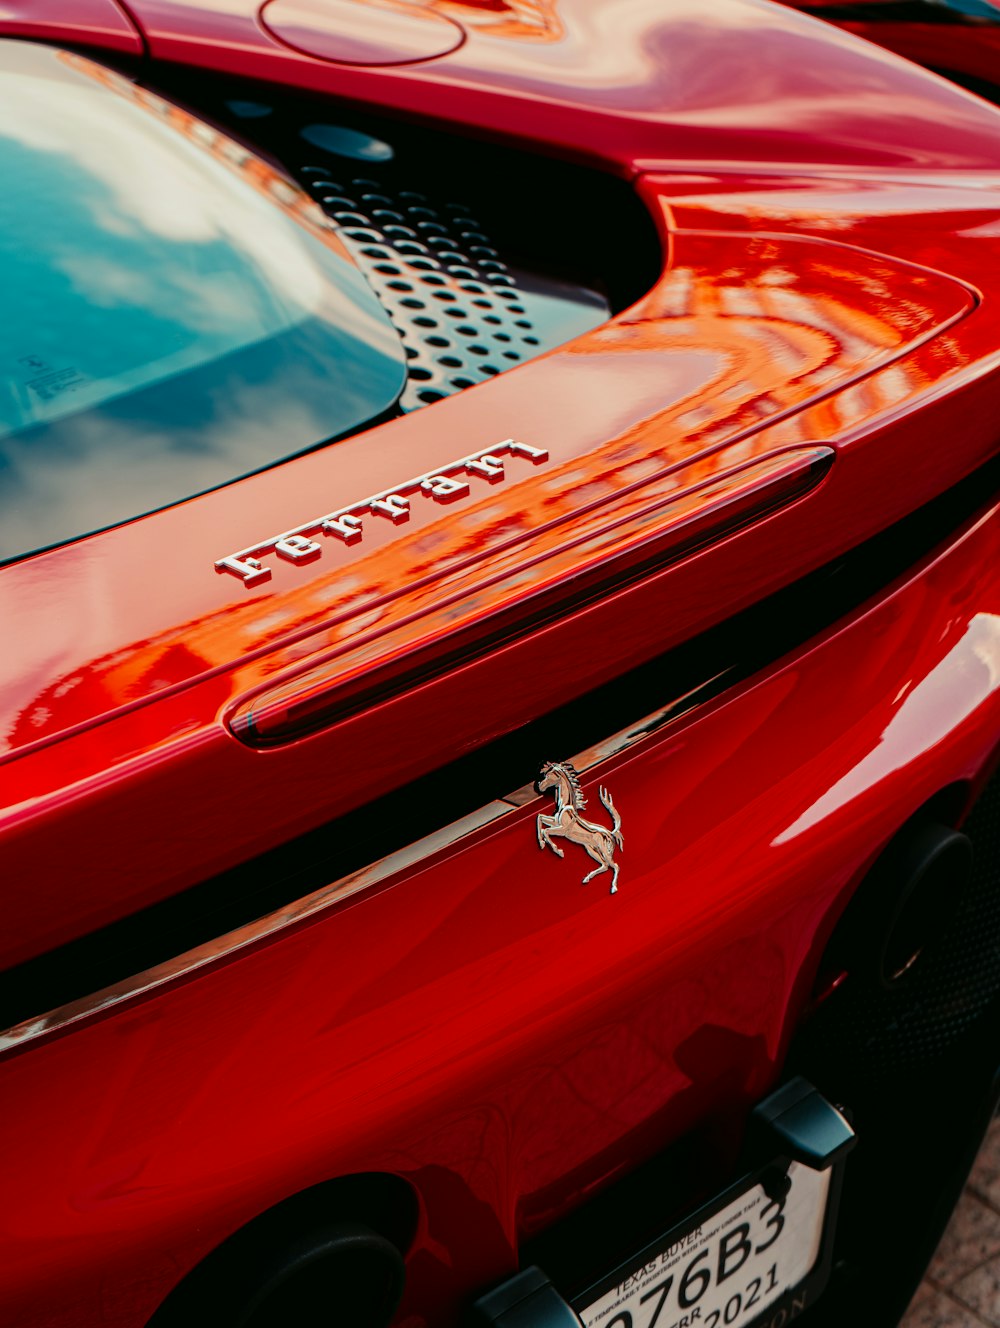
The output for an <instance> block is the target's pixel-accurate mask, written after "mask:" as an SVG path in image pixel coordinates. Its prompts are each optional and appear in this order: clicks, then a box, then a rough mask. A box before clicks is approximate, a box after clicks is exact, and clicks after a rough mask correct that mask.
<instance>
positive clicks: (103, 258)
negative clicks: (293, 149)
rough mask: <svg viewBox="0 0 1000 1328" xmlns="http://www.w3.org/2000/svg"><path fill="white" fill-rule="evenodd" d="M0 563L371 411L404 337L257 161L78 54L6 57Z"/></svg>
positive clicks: (181, 493)
mask: <svg viewBox="0 0 1000 1328" xmlns="http://www.w3.org/2000/svg"><path fill="white" fill-rule="evenodd" d="M0 179H2V180H3V181H4V188H3V190H2V192H0V271H2V281H3V289H4V306H5V309H4V318H3V320H0V558H3V559H11V558H14V557H18V556H21V555H23V554H25V553H29V552H32V551H33V550H37V549H40V548H45V547H47V546H50V545H53V544H58V543H61V542H64V541H66V540H70V539H74V538H77V537H79V536H81V535H84V534H87V533H89V532H91V531H94V530H99V529H102V528H104V527H106V526H109V525H114V524H117V523H119V522H122V521H125V520H129V519H131V518H133V517H136V516H139V515H141V514H142V513H145V512H148V511H151V510H153V509H155V508H158V507H162V506H165V505H167V504H170V503H174V502H177V501H179V500H181V499H184V498H187V497H190V496H192V495H193V494H196V493H199V492H203V491H204V490H206V489H210V488H213V487H216V486H218V485H220V484H224V483H227V482H229V481H230V480H233V479H235V478H238V477H239V476H241V475H244V474H248V473H250V472H252V471H254V470H259V469H261V468H262V467H265V466H268V465H273V464H275V463H276V462H278V461H281V460H284V459H285V458H286V457H288V456H291V455H294V454H295V453H297V452H301V451H303V450H306V449H308V448H311V447H314V446H316V445H317V444H320V443H322V442H324V441H327V440H329V439H330V438H333V437H336V436H338V435H342V434H344V433H347V432H349V431H352V430H356V429H357V428H359V427H361V426H363V425H364V424H365V423H367V422H368V421H370V420H372V419H374V418H376V417H378V416H379V415H381V414H383V413H385V412H386V411H387V410H388V409H390V408H391V407H392V405H393V404H394V402H395V400H396V398H397V397H398V395H399V393H400V391H401V389H402V386H403V383H404V378H405V371H404V366H403V362H402V354H401V350H400V346H399V339H398V337H397V336H396V334H395V332H394V331H393V329H392V326H391V324H390V323H389V321H388V319H387V317H386V315H385V314H384V312H383V310H382V309H381V306H380V305H379V304H378V301H377V300H376V299H375V297H374V295H373V293H372V292H371V290H370V287H369V286H368V284H367V282H366V281H365V280H364V278H363V277H362V276H361V275H360V273H359V272H358V271H357V270H356V269H355V267H354V266H353V264H352V262H351V261H350V259H349V258H348V257H347V255H346V254H345V253H344V252H343V251H342V250H341V249H340V248H339V247H338V246H337V244H336V242H335V241H334V240H333V238H332V237H331V236H330V235H329V234H328V233H327V232H326V231H325V229H324V227H323V224H322V221H321V220H320V216H319V214H318V213H314V212H313V210H312V205H311V204H310V203H309V202H308V201H307V200H306V198H305V197H304V196H303V195H302V194H300V193H299V191H298V190H297V189H296V188H295V187H294V186H293V185H291V184H290V183H289V182H288V181H286V180H285V179H284V178H283V177H282V176H281V175H280V174H278V173H277V172H276V171H275V170H273V169H272V168H271V167H270V166H269V165H268V164H267V163H265V162H264V161H262V160H261V159H260V158H258V157H256V156H255V155H254V154H252V153H250V152H248V151H247V150H246V149H244V148H242V147H241V146H239V145H237V144H235V143H233V142H232V141H231V140H229V139H227V138H226V137H225V136H224V135H222V134H220V133H217V132H216V131H215V130H214V129H211V128H209V127H208V126H206V125H204V124H203V123H202V122H200V121H199V120H197V119H196V118H194V117H193V116H191V115H189V114H188V113H186V112H184V111H183V110H181V109H179V108H177V107H174V106H171V105H169V104H168V103H165V102H163V101H161V100H160V99H159V98H157V97H155V96H153V95H151V94H149V93H147V92H145V91H143V90H140V89H137V88H135V87H134V86H133V85H132V84H131V83H130V82H128V81H127V80H125V79H123V78H121V77H120V76H119V75H117V74H115V73H113V72H111V71H109V70H106V69H104V68H103V67H102V66H99V65H95V64H93V63H92V62H91V61H88V60H86V59H83V58H82V57H79V56H76V55H73V54H70V53H66V52H58V51H53V50H51V49H48V48H43V47H36V46H31V45H28V44H23V43H17V42H5V43H0Z"/></svg>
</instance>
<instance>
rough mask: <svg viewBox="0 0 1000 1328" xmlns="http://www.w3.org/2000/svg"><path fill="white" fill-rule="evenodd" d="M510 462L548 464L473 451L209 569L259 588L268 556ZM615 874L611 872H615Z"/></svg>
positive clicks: (406, 514) (517, 446)
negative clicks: (511, 460) (512, 459)
mask: <svg viewBox="0 0 1000 1328" xmlns="http://www.w3.org/2000/svg"><path fill="white" fill-rule="evenodd" d="M511 457H520V458H523V459H524V460H526V461H530V462H531V464H532V465H535V466H538V465H541V464H542V462H544V461H548V459H549V454H548V452H547V451H546V450H545V448H543V447H533V446H532V445H531V444H530V443H521V442H518V441H517V440H516V439H514V438H508V439H506V441H505V442H502V443H498V444H496V445H495V446H494V447H491V448H490V450H489V451H488V452H475V453H473V455H472V456H467V457H462V459H461V460H460V461H452V462H451V463H450V464H449V465H447V466H441V467H440V468H439V469H438V470H432V471H428V473H427V474H425V475H417V476H416V477H415V478H414V479H412V480H407V482H406V483H405V484H399V485H396V487H395V488H392V489H384V490H383V491H382V492H381V493H375V494H372V495H371V497H370V498H363V499H362V500H361V501H360V502H357V503H351V504H350V506H348V507H340V508H338V509H337V510H336V511H333V512H328V513H327V514H326V515H325V516H319V517H316V519H315V520H313V521H307V522H306V523H305V524H304V525H301V526H296V527H295V529H294V530H286V531H283V532H282V534H280V535H275V536H273V538H271V539H268V540H263V541H262V542H261V543H260V544H253V545H251V546H250V547H249V548H247V549H241V550H240V551H239V552H238V553H231V554H228V555H227V556H226V557H225V558H219V559H218V560H217V561H216V563H215V570H216V571H217V572H229V573H230V574H231V575H233V576H236V577H239V579H240V580H241V581H242V582H243V584H244V585H245V586H249V587H251V588H252V587H253V586H259V585H262V584H263V583H264V582H265V581H269V580H270V579H271V575H272V569H271V568H270V567H269V566H268V565H267V563H266V562H264V561H262V560H263V559H264V558H266V557H267V555H268V554H277V556H278V557H279V558H283V559H285V561H286V562H290V563H308V562H312V561H314V559H316V558H319V557H320V555H321V554H322V551H323V545H322V542H321V541H320V540H318V539H316V538H315V537H316V536H319V535H328V536H331V537H332V538H334V539H339V540H341V541H342V542H343V543H345V544H359V543H361V541H362V540H363V539H364V533H365V521H366V518H370V517H373V516H378V517H382V518H388V520H390V521H391V522H392V523H393V524H394V525H400V524H402V523H403V522H405V521H408V520H409V519H410V515H411V509H412V503H413V500H414V499H415V498H421V499H425V500H426V499H429V500H431V501H433V502H436V503H451V502H454V501H455V500H456V499H461V498H465V497H468V495H469V493H470V492H471V490H472V485H471V484H470V482H469V481H470V477H472V478H475V479H481V480H486V482H487V483H489V484H497V483H499V482H500V481H501V480H503V479H505V478H506V476H507V471H506V467H505V460H506V459H509V458H511ZM584 824H586V822H584ZM599 828H600V827H598V829H599ZM556 833H560V834H562V833H564V832H563V831H559V832H556ZM588 852H589V850H588ZM592 856H593V855H592ZM615 870H616V872H617V868H616V869H615ZM592 874H593V873H592ZM589 879H590V878H589V877H588V880H589ZM616 879H617V877H616Z"/></svg>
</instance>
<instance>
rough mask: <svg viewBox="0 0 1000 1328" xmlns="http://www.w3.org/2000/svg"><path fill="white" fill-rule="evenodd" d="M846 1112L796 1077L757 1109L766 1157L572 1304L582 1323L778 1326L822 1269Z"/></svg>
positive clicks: (801, 1304) (648, 1327) (849, 1140)
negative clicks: (832, 1105) (840, 1110)
mask: <svg viewBox="0 0 1000 1328" xmlns="http://www.w3.org/2000/svg"><path fill="white" fill-rule="evenodd" d="M853 1143H854V1134H853V1131H852V1130H851V1128H850V1126H849V1125H848V1124H847V1122H846V1120H845V1119H844V1117H843V1116H842V1115H841V1114H840V1113H839V1112H838V1111H837V1110H836V1109H835V1108H833V1107H831V1106H830V1104H829V1103H827V1102H826V1100H825V1099H824V1098H823V1097H822V1096H821V1095H820V1094H819V1093H817V1092H816V1090H815V1089H814V1088H812V1086H811V1085H810V1084H808V1083H806V1082H805V1081H804V1080H802V1079H796V1080H792V1081H791V1082H790V1083H789V1084H787V1085H785V1087H784V1088H782V1089H779V1090H778V1092H777V1093H775V1094H773V1095H772V1096H771V1097H770V1098H768V1099H767V1100H766V1101H765V1102H764V1103H762V1104H761V1105H760V1107H758V1108H757V1110H756V1111H755V1112H754V1113H753V1115H752V1117H751V1122H750V1130H749V1145H750V1148H751V1149H752V1152H753V1155H755V1156H756V1157H758V1158H761V1157H763V1158H767V1161H765V1162H763V1163H761V1164H759V1165H758V1166H757V1167H756V1168H754V1169H753V1170H749V1171H748V1172H746V1173H745V1174H744V1175H743V1176H742V1177H740V1179H739V1180H737V1181H736V1182H735V1183H734V1184H733V1185H731V1186H729V1187H728V1188H727V1189H726V1190H724V1191H723V1192H722V1193H721V1194H718V1195H716V1196H715V1198H713V1199H712V1200H710V1201H709V1202H708V1203H707V1204H705V1205H704V1206H703V1207H701V1208H700V1209H698V1210H697V1211H696V1212H694V1213H691V1214H688V1215H687V1216H686V1217H685V1218H683V1219H682V1220H681V1221H679V1222H678V1223H676V1224H675V1225H673V1226H672V1227H671V1228H669V1229H668V1230H667V1231H665V1232H664V1233H663V1234H662V1235H661V1236H659V1237H657V1238H656V1239H655V1240H652V1241H650V1242H648V1243H647V1244H646V1245H645V1246H644V1247H643V1248H642V1249H641V1250H639V1251H638V1253H636V1254H634V1255H632V1256H631V1257H630V1258H628V1259H627V1260H625V1261H623V1262H621V1263H619V1264H618V1266H617V1267H616V1268H614V1269H613V1270H611V1271H610V1272H608V1273H607V1274H605V1275H604V1276H603V1277H601V1278H599V1279H598V1280H596V1281H595V1282H593V1283H592V1284H591V1285H589V1286H588V1287H587V1288H586V1289H585V1290H583V1291H581V1292H580V1293H579V1294H577V1295H575V1296H573V1297H572V1298H571V1299H570V1300H569V1304H570V1306H571V1308H572V1309H573V1311H574V1313H575V1314H576V1315H577V1317H578V1319H579V1320H580V1321H581V1322H582V1323H583V1325H584V1328H785V1325H786V1324H788V1323H790V1322H791V1321H792V1320H793V1319H795V1318H797V1317H798V1315H799V1314H800V1313H801V1312H802V1311H803V1310H804V1309H805V1308H806V1307H807V1306H808V1305H811V1304H812V1303H813V1301H814V1300H815V1298H816V1297H817V1296H818V1295H819V1293H820V1292H821V1291H822V1289H823V1287H824V1286H825V1284H826V1281H827V1278H828V1277H829V1272H830V1265H831V1262H832V1254H833V1232H834V1228H835V1225H836V1215H837V1208H838V1205H839V1198H840V1187H841V1181H842V1173H843V1161H844V1159H845V1157H846V1154H847V1153H848V1152H849V1150H850V1148H851V1147H852V1146H853Z"/></svg>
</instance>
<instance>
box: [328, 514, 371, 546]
mask: <svg viewBox="0 0 1000 1328" xmlns="http://www.w3.org/2000/svg"><path fill="white" fill-rule="evenodd" d="M319 528H320V530H322V531H323V533H324V534H325V535H339V536H340V538H341V539H342V540H343V541H344V543H345V544H357V542H358V540H359V539H360V538H361V534H362V530H361V518H360V517H359V516H355V515H354V514H353V513H352V512H345V513H344V515H343V516H326V517H324V518H323V520H322V521H321V522H320V527H319Z"/></svg>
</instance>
